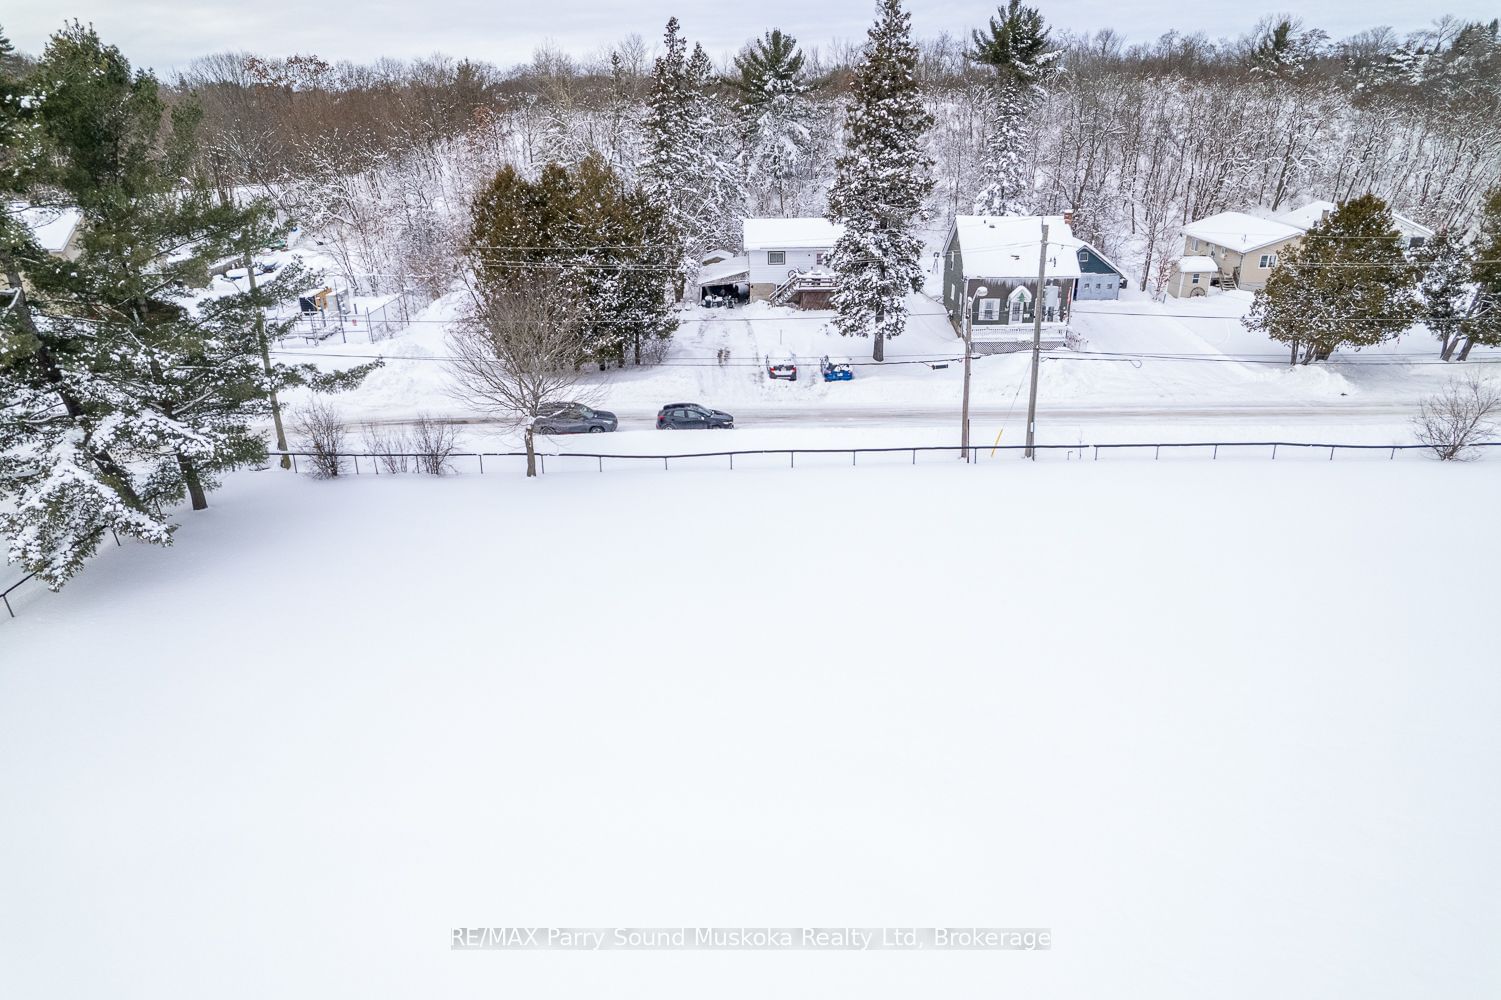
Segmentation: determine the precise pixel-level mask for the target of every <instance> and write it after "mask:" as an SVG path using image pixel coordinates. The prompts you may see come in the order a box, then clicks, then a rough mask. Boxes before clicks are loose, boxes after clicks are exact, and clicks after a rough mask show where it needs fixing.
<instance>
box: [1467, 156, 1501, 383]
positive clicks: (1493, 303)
mask: <svg viewBox="0 0 1501 1000" xmlns="http://www.w3.org/2000/svg"><path fill="white" fill-rule="evenodd" d="M1479 228H1480V232H1479V234H1478V235H1477V236H1476V238H1475V242H1474V244H1473V245H1472V246H1471V248H1470V280H1471V282H1473V283H1474V288H1475V299H1474V301H1473V303H1471V307H1470V313H1469V315H1468V316H1466V317H1465V321H1464V324H1463V327H1464V336H1465V345H1464V348H1463V349H1462V350H1461V351H1460V352H1459V360H1461V361H1464V360H1466V359H1468V358H1469V356H1470V349H1471V348H1473V347H1474V346H1475V345H1476V344H1480V345H1482V346H1485V347H1501V184H1497V185H1496V186H1495V187H1493V188H1491V189H1490V190H1489V191H1488V192H1486V196H1485V202H1484V204H1483V205H1482V206H1481V210H1480V227H1479Z"/></svg>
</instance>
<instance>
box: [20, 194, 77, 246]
mask: <svg viewBox="0 0 1501 1000" xmlns="http://www.w3.org/2000/svg"><path fill="white" fill-rule="evenodd" d="M11 211H12V212H14V213H15V215H16V216H17V217H18V218H19V219H20V220H21V222H22V223H23V224H24V225H25V226H26V228H27V229H30V230H31V235H32V238H33V239H35V240H36V241H37V243H38V244H39V245H40V246H41V248H42V249H43V250H45V251H47V252H48V253H49V254H51V255H52V256H54V257H61V258H62V259H63V260H76V259H77V258H78V236H79V229H80V226H81V225H82V224H83V213H82V212H80V211H79V210H78V209H76V208H38V207H36V206H33V205H22V204H13V205H11Z"/></svg>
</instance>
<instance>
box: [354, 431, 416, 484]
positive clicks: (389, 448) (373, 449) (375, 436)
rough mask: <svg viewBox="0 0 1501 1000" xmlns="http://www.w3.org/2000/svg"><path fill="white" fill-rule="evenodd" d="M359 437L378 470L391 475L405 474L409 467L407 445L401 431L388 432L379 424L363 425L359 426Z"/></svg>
mask: <svg viewBox="0 0 1501 1000" xmlns="http://www.w3.org/2000/svg"><path fill="white" fill-rule="evenodd" d="M360 436H361V437H362V438H363V439H364V443H365V450H366V451H367V452H369V453H370V457H371V458H373V459H374V460H375V462H376V466H377V468H379V469H385V470H386V471H387V472H389V473H391V474H393V475H394V474H396V473H398V472H406V471H407V468H408V465H409V461H410V460H409V458H408V455H407V453H408V447H409V446H408V444H407V438H406V435H405V434H403V433H402V432H401V430H400V429H399V428H398V429H395V430H388V429H387V428H384V427H381V426H380V425H379V424H372V423H368V422H366V423H363V424H361V425H360Z"/></svg>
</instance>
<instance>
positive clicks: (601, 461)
mask: <svg viewBox="0 0 1501 1000" xmlns="http://www.w3.org/2000/svg"><path fill="white" fill-rule="evenodd" d="M594 457H595V458H597V459H599V471H600V472H603V471H605V457H604V456H603V455H595V456H594Z"/></svg>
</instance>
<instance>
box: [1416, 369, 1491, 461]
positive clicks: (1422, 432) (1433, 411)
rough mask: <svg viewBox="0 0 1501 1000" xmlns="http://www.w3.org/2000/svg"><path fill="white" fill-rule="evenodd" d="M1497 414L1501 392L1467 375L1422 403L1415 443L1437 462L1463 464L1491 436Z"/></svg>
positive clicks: (1475, 373)
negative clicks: (1429, 449) (1428, 448)
mask: <svg viewBox="0 0 1501 1000" xmlns="http://www.w3.org/2000/svg"><path fill="white" fill-rule="evenodd" d="M1498 414H1501V388H1497V386H1496V385H1495V384H1494V383H1491V382H1487V381H1486V380H1485V379H1484V378H1483V377H1482V376H1481V375H1480V373H1479V372H1474V371H1471V372H1468V373H1467V374H1466V375H1465V376H1464V377H1463V378H1458V379H1454V380H1452V381H1450V382H1449V384H1448V385H1446V386H1444V388H1443V391H1441V392H1440V393H1439V394H1438V395H1436V396H1430V397H1429V398H1428V399H1425V400H1423V402H1422V404H1421V406H1420V407H1419V409H1418V415H1417V417H1415V418H1414V419H1413V423H1414V424H1415V426H1416V428H1417V437H1418V440H1419V441H1420V442H1422V443H1423V444H1425V445H1427V446H1428V447H1430V448H1432V449H1433V453H1434V454H1435V455H1437V456H1438V457H1439V458H1440V459H1442V460H1443V461H1445V462H1451V461H1461V462H1463V461H1467V460H1469V459H1471V458H1474V457H1475V456H1476V454H1477V451H1476V448H1475V445H1476V444H1478V443H1479V442H1481V441H1483V440H1485V439H1486V438H1488V437H1490V436H1491V435H1492V434H1494V433H1495V431H1496V422H1495V417H1496V416H1497V415H1498Z"/></svg>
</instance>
